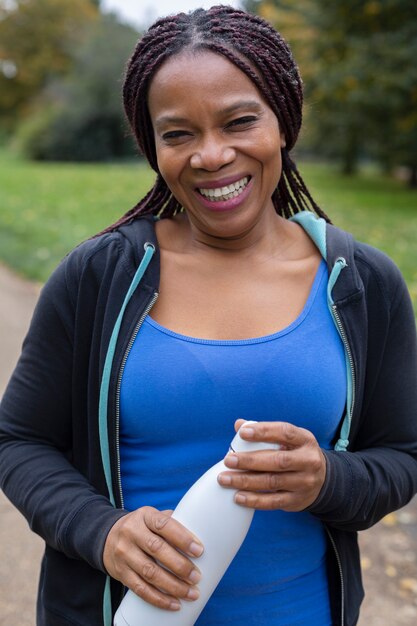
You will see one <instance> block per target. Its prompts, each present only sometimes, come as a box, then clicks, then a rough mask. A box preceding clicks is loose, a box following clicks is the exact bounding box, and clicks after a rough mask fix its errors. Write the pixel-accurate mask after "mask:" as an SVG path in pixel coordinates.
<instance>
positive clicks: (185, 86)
mask: <svg viewBox="0 0 417 626" xmlns="http://www.w3.org/2000/svg"><path fill="white" fill-rule="evenodd" d="M238 100H245V101H249V100H250V101H258V102H259V103H263V104H264V106H265V105H266V103H265V102H264V99H263V96H262V95H261V94H260V92H259V90H258V88H257V87H256V85H255V84H254V83H253V82H252V81H251V79H250V78H249V77H248V76H247V75H246V74H245V73H244V72H242V70H240V69H239V68H238V67H237V66H236V65H234V64H233V63H232V62H231V61H229V60H228V59H226V58H225V57H223V56H222V55H220V54H216V53H214V52H210V51H197V52H192V51H186V52H182V53H180V54H178V55H175V56H173V57H170V58H169V59H168V60H167V61H165V62H164V63H163V65H162V66H161V67H160V68H159V69H158V71H157V72H156V73H155V76H154V77H153V79H152V81H151V84H150V88H149V93H148V106H149V111H150V113H151V117H152V118H154V116H155V115H158V114H160V113H161V112H162V111H164V113H166V110H167V109H168V110H169V111H172V112H174V111H177V110H179V109H181V111H185V112H186V111H187V109H190V110H191V109H194V108H195V107H196V104H199V108H202V109H204V110H208V109H211V108H213V109H215V108H216V107H218V108H220V107H221V108H224V107H227V106H232V105H233V104H234V103H235V102H236V101H238Z"/></svg>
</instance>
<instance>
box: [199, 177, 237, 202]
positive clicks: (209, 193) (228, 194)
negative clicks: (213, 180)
mask: <svg viewBox="0 0 417 626" xmlns="http://www.w3.org/2000/svg"><path fill="white" fill-rule="evenodd" d="M248 180H249V179H248V177H247V176H245V178H241V180H238V181H237V182H235V183H232V184H231V185H226V186H225V187H216V189H202V188H200V189H199V190H198V191H199V192H200V193H201V194H202V195H203V196H205V197H206V198H209V199H210V200H214V201H219V200H229V199H230V198H236V197H237V196H239V195H240V194H241V193H242V191H243V190H244V188H245V187H246V185H247V184H248Z"/></svg>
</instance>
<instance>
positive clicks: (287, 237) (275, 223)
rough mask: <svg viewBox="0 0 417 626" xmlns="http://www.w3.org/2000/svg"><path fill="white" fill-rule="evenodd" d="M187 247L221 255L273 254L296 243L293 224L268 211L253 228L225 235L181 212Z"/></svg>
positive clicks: (281, 251) (191, 249)
mask: <svg viewBox="0 0 417 626" xmlns="http://www.w3.org/2000/svg"><path fill="white" fill-rule="evenodd" d="M181 219H182V221H183V228H184V230H183V232H184V233H185V232H186V233H187V234H186V239H185V240H184V244H185V248H188V249H189V251H190V252H193V251H194V252H196V251H201V252H203V253H204V252H207V253H208V254H217V255H219V254H221V255H222V256H225V255H227V256H241V257H244V256H247V255H248V256H252V255H253V254H258V253H259V254H261V255H262V256H265V255H266V256H268V257H269V256H271V254H274V255H275V254H279V253H282V254H284V252H285V251H286V250H287V249H288V247H290V246H291V245H292V244H293V243H294V231H293V228H292V227H293V226H294V225H293V224H292V223H291V222H288V220H286V219H284V218H282V217H280V216H279V215H277V213H276V212H275V210H274V211H273V212H272V211H269V212H266V213H265V214H264V215H263V216H262V218H261V219H260V220H259V221H258V222H257V223H255V224H253V225H252V226H251V228H249V229H247V230H245V231H242V232H239V233H237V234H233V235H229V236H223V235H221V234H213V233H210V232H208V231H206V230H204V229H203V228H201V227H200V226H197V225H196V224H195V223H193V221H192V219H190V218H189V217H188V215H187V214H183V215H182V216H181Z"/></svg>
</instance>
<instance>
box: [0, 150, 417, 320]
mask: <svg viewBox="0 0 417 626" xmlns="http://www.w3.org/2000/svg"><path fill="white" fill-rule="evenodd" d="M300 170H301V172H302V174H303V177H304V179H305V181H306V183H307V185H308V186H309V188H310V189H311V192H312V194H313V196H314V197H315V199H316V201H317V202H318V203H319V204H320V205H321V206H322V207H323V209H324V210H325V211H326V212H327V214H328V215H329V216H330V217H331V219H332V220H333V222H334V223H335V224H336V225H338V226H341V227H342V228H345V229H347V230H349V231H351V232H352V233H353V234H354V235H355V236H356V237H357V238H358V239H360V240H361V241H366V242H368V243H370V244H372V245H374V246H376V247H378V248H380V249H381V250H383V251H385V252H386V253H387V254H389V255H390V256H391V257H392V258H393V259H394V261H395V262H396V263H397V264H398V265H399V267H400V268H401V270H402V272H403V273H404V276H405V278H406V280H407V283H408V286H409V289H410V292H411V295H412V298H413V301H414V306H415V310H416V312H417V243H416V242H417V192H416V191H411V190H409V189H407V188H406V187H405V186H404V185H403V184H402V183H401V182H399V181H395V180H392V179H390V178H388V177H384V176H382V175H381V174H378V173H377V172H375V171H372V170H366V171H364V172H363V173H361V175H360V176H355V177H351V178H349V177H345V176H343V175H341V174H339V173H338V172H337V170H336V169H335V168H333V167H332V166H330V165H324V164H315V163H302V164H301V165H300ZM153 180H154V173H153V172H151V171H150V170H149V169H148V168H147V167H146V166H145V165H144V164H143V163H139V162H138V163H130V162H129V163H121V164H94V165H90V164H88V165H87V164H86V165H84V164H82V165H80V164H62V163H30V162H26V161H22V160H20V159H18V158H16V157H13V155H11V154H10V153H8V152H5V151H2V152H0V259H1V260H2V261H4V262H5V263H6V264H8V265H9V266H10V267H12V268H14V269H15V270H17V271H18V272H19V273H21V274H23V275H24V276H26V277H28V278H31V279H34V280H38V281H44V280H46V278H47V277H48V275H49V274H50V273H51V271H52V270H53V268H54V267H55V266H56V264H57V263H58V262H59V260H60V259H61V258H62V257H63V256H64V255H65V254H66V253H67V252H68V251H69V250H71V249H72V248H73V247H74V246H75V245H76V244H77V243H79V242H80V241H82V240H84V239H86V238H88V237H89V236H91V235H93V234H94V233H96V232H98V231H99V230H101V229H102V228H104V227H105V226H107V225H108V224H110V223H112V222H114V221H115V220H116V219H117V218H118V217H119V216H120V215H122V214H123V213H124V212H125V211H127V210H128V209H129V208H131V207H132V206H133V205H134V204H135V203H136V202H137V200H139V199H140V198H141V197H142V196H143V195H144V194H145V193H146V192H147V191H148V189H149V188H150V187H151V186H152V183H153Z"/></svg>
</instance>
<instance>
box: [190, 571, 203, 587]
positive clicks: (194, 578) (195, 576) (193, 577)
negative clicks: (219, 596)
mask: <svg viewBox="0 0 417 626" xmlns="http://www.w3.org/2000/svg"><path fill="white" fill-rule="evenodd" d="M188 580H189V581H190V582H191V583H193V585H196V584H197V583H199V582H200V580H201V574H200V572H199V571H198V570H197V569H193V571H192V572H191V574H190V575H189V577H188Z"/></svg>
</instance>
